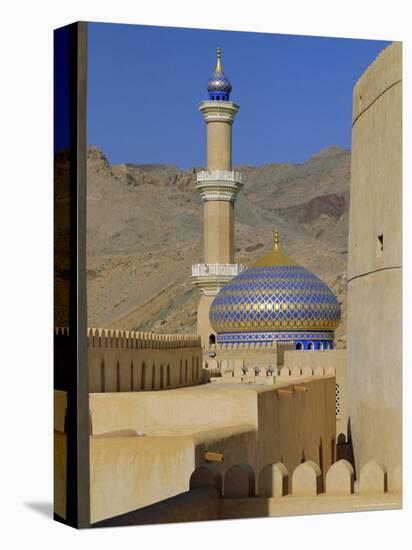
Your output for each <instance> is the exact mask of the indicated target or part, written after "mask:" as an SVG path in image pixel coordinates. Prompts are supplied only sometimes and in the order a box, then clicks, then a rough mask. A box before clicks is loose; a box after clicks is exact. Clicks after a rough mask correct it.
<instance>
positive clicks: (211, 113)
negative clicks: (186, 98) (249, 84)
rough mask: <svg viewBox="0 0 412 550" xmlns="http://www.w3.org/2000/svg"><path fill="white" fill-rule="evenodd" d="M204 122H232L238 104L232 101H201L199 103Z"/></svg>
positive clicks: (237, 109)
mask: <svg viewBox="0 0 412 550" xmlns="http://www.w3.org/2000/svg"><path fill="white" fill-rule="evenodd" d="M199 111H200V112H201V113H202V115H203V118H204V121H205V122H228V123H229V124H232V123H233V121H234V119H235V116H236V115H237V113H238V111H239V105H237V104H236V103H233V102H232V101H214V100H208V101H202V102H201V103H200V105H199Z"/></svg>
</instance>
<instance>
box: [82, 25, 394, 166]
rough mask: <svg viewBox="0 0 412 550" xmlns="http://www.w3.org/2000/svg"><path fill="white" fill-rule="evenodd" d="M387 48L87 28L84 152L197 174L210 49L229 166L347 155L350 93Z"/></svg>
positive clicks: (227, 34)
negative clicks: (224, 84) (231, 108)
mask: <svg viewBox="0 0 412 550" xmlns="http://www.w3.org/2000/svg"><path fill="white" fill-rule="evenodd" d="M386 45H388V42H384V41H378V40H373V41H371V40H354V39H340V38H338V39H337V38H317V37H301V36H292V35H281V34H261V33H251V32H250V33H247V32H232V31H210V30H198V29H180V28H170V27H150V26H140V25H116V24H106V23H90V24H89V72H88V143H89V144H90V145H95V146H97V147H99V148H101V149H102V150H103V151H104V153H105V154H106V155H107V157H108V159H109V161H110V162H111V163H120V162H132V163H138V164H144V163H170V164H176V165H177V166H179V167H181V168H190V167H193V166H203V165H204V164H205V147H206V144H205V124H204V122H203V119H202V116H201V114H200V112H199V111H198V104H199V102H200V101H201V100H203V99H207V90H206V83H207V80H208V78H209V76H210V74H211V73H212V71H213V69H214V66H215V60H216V48H217V47H218V46H220V47H221V48H222V65H223V69H224V71H225V73H226V74H227V76H228V77H229V78H230V80H231V82H232V86H233V91H232V94H231V100H233V101H235V102H236V103H238V104H239V105H240V112H239V114H238V115H237V118H236V121H235V124H234V128H233V129H234V132H233V156H234V159H233V160H234V164H249V165H261V164H265V163H269V162H298V163H299V162H304V161H305V160H306V159H308V158H309V157H310V156H311V155H313V154H314V153H316V152H317V151H319V150H320V149H322V148H324V147H327V146H329V145H338V146H340V147H343V148H345V149H350V146H351V109H352V88H353V86H354V84H355V82H356V81H357V79H358V78H359V77H360V76H361V74H362V73H363V72H364V70H365V69H366V68H367V67H368V65H369V64H370V63H371V62H372V61H373V60H374V59H375V57H376V56H377V55H378V54H379V53H380V52H381V51H382V49H384V48H385V47H386Z"/></svg>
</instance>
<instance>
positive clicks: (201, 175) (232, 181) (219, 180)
mask: <svg viewBox="0 0 412 550" xmlns="http://www.w3.org/2000/svg"><path fill="white" fill-rule="evenodd" d="M242 187H243V183H242V174H241V173H240V172H237V171H236V170H202V171H201V172H197V174H196V189H197V191H199V193H200V195H201V197H202V200H203V201H213V200H215V201H235V200H236V197H237V194H238V193H239V191H240V190H241V189H242Z"/></svg>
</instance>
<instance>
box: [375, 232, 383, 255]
mask: <svg viewBox="0 0 412 550" xmlns="http://www.w3.org/2000/svg"><path fill="white" fill-rule="evenodd" d="M376 256H377V257H378V258H381V257H382V256H383V233H382V235H378V243H377V249H376Z"/></svg>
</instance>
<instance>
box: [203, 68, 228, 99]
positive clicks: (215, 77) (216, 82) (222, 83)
mask: <svg viewBox="0 0 412 550" xmlns="http://www.w3.org/2000/svg"><path fill="white" fill-rule="evenodd" d="M207 89H208V91H209V92H226V93H228V94H230V92H231V91H232V84H231V83H230V81H229V79H228V78H227V77H226V76H225V75H224V73H223V72H221V71H214V73H213V74H212V76H211V77H210V79H209V81H208V83H207Z"/></svg>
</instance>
